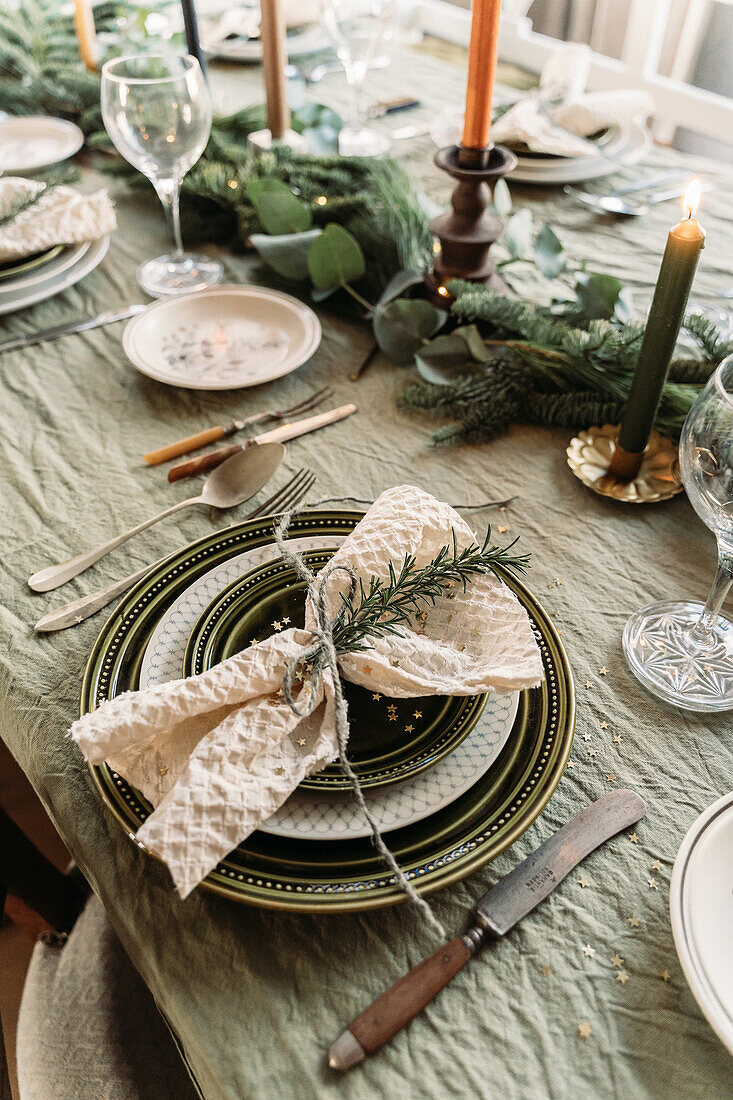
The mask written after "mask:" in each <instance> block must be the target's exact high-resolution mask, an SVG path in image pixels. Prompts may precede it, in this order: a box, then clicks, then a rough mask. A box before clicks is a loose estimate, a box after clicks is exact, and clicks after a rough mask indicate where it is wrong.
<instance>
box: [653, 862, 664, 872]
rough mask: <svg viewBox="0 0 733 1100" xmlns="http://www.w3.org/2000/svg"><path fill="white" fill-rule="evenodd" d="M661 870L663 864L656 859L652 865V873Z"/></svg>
mask: <svg viewBox="0 0 733 1100" xmlns="http://www.w3.org/2000/svg"><path fill="white" fill-rule="evenodd" d="M661 870H662V865H661V863H660V862H659V860H658V859H655V860H654V863H652V871H661Z"/></svg>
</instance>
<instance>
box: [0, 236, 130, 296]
mask: <svg viewBox="0 0 733 1100" xmlns="http://www.w3.org/2000/svg"><path fill="white" fill-rule="evenodd" d="M108 248H109V237H100V239H99V240H97V241H91V242H86V243H84V244H75V245H69V246H68V247H65V246H63V245H56V246H55V247H54V248H49V249H48V250H47V251H46V252H41V253H39V254H38V255H36V256H25V257H23V259H22V260H13V261H11V262H9V263H5V264H2V265H0V314H4V313H13V312H14V311H15V310H16V309H23V307H24V306H30V305H33V304H34V303H35V302H42V301H43V300H44V299H46V298H52V297H53V296H54V295H55V294H59V293H60V292H61V291H62V290H67V289H68V288H69V287H70V286H74V284H75V283H78V282H79V280H80V279H83V278H84V276H85V275H88V274H89V272H90V271H93V270H94V268H95V267H97V266H98V265H99V264H100V263H101V262H102V260H103V259H104V257H105V256H106V254H107V249H108Z"/></svg>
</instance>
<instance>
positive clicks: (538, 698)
mask: <svg viewBox="0 0 733 1100" xmlns="http://www.w3.org/2000/svg"><path fill="white" fill-rule="evenodd" d="M362 515H363V513H362V512H353V511H321V510H318V511H317V510H313V511H308V512H304V513H300V514H298V515H296V516H295V517H294V518H293V521H292V523H291V526H290V537H292V538H296V537H299V536H313V535H315V536H323V535H333V536H334V541H339V540H340V539H342V538H344V537H345V536H346V535H348V534H349V532H350V531H352V530H353V528H354V527H355V526H356V524H357V523H358V522H359V520H360V519H361V518H362ZM273 523H274V520H273V518H272V517H265V518H263V519H258V520H251V521H249V522H247V523H243V524H238V525H235V526H233V527H230V528H227V529H225V530H224V531H220V532H217V533H215V534H213V535H208V536H206V537H205V538H202V539H200V540H198V541H197V542H195V543H193V544H192V545H190V546H188V547H186V548H185V549H183V550H181V551H179V552H177V553H176V554H173V555H171V556H170V557H169V558H168V559H167V560H166V561H165V562H164V563H162V564H161V565H159V566H158V567H156V568H155V569H153V570H151V571H150V573H149V574H148V575H147V576H146V577H145V578H144V580H142V581H141V582H140V583H139V584H138V585H137V586H136V587H135V588H134V589H133V590H132V591H131V592H130V593H129V594H128V595H127V597H126V598H125V599H124V600H123V601H122V603H121V604H120V605H119V607H118V608H117V610H116V611H115V613H114V614H113V615H112V617H111V618H110V619H109V621H108V622H107V623H106V625H105V626H104V628H103V629H102V632H101V633H100V635H99V637H98V639H97V641H96V643H95V645H94V648H93V650H92V653H91V656H90V658H89V662H88V665H87V669H86V673H85V676H84V681H83V685H82V698H81V709H82V713H86V712H87V711H89V710H91V709H93V708H94V707H96V706H99V704H100V703H101V702H102V701H104V700H105V699H110V698H114V697H115V696H116V695H119V694H121V693H122V692H123V691H127V690H134V689H135V688H136V687H137V685H138V682H139V676H140V668H141V664H142V661H143V657H144V654H145V650H146V646H147V644H148V641H149V639H150V638H151V636H152V634H153V632H154V631H155V627H156V623H157V622H158V621H159V620H160V618H161V616H162V615H163V614H164V613H165V612H166V609H168V608H169V607H171V605H172V604H173V603H174V602H175V601H176V600H177V598H178V597H179V596H180V595H181V593H182V592H184V591H185V590H186V589H187V588H188V587H189V586H190V585H191V584H192V583H193V582H195V581H196V580H197V579H198V578H200V577H202V576H203V575H204V574H206V573H207V572H209V571H210V570H211V569H212V567H215V566H217V565H219V564H221V563H222V562H225V561H227V560H229V559H230V558H233V557H236V556H237V555H239V554H241V553H242V552H243V551H244V550H248V549H250V548H256V547H262V546H266V545H268V544H272V542H273V535H272V531H273ZM274 552H275V551H274V549H273V553H274ZM501 576H502V579H503V580H504V581H505V583H506V584H507V585H508V586H509V587H510V589H511V590H512V591H513V592H515V593H516V595H517V597H518V598H519V600H520V601H521V602H522V604H523V605H524V607H525V608H526V609H527V612H528V614H529V616H530V620H531V622H532V626H533V629H534V631H535V635H536V637H537V640H538V644H539V646H540V650H541V654H542V661H543V665H544V670H545V680H544V682H543V683H542V684H541V685H540V686H539V687H538V688H533V689H530V690H528V691H523V692H521V693H520V697H519V707H518V710H517V715H516V718H515V721H514V725H513V727H512V730H511V733H510V735H509V737H508V739H507V741H506V743H505V745H504V747H503V749H502V750H501V752H500V754H499V756H498V758H497V759H496V761H495V762H494V764H493V765H492V766H491V768H489V770H488V771H487V772H486V774H485V775H484V776H483V777H482V778H481V779H480V780H479V781H478V782H477V783H476V784H475V786H473V787H472V788H471V789H470V790H468V791H467V792H466V793H464V794H462V795H461V796H460V797H459V798H458V799H457V800H456V801H455V802H452V803H451V804H450V805H448V806H446V807H445V808H444V809H442V810H440V811H439V812H437V813H435V814H433V815H431V816H430V817H428V818H426V819H424V820H421V821H419V822H417V823H415V824H413V825H410V826H408V827H405V828H401V829H397V830H395V831H393V832H391V833H390V834H389V844H390V847H391V849H392V851H393V852H394V854H395V856H396V857H397V859H398V860H399V861H400V864H401V865H402V867H403V868H404V870H405V872H406V874H407V875H408V876H409V878H410V879H411V880H412V881H413V882H414V883H415V886H416V888H417V889H418V890H419V891H420V892H421V893H424V894H429V893H432V892H433V891H435V890H438V889H440V888H442V887H444V886H447V885H449V884H450V883H452V882H455V881H457V880H459V879H461V878H464V877H465V876H466V875H468V874H470V873H471V872H472V871H474V870H476V869H477V868H478V867H481V866H483V865H484V864H485V863H487V862H488V861H489V860H491V859H493V858H494V857H495V856H497V855H498V854H499V853H500V852H502V851H504V849H506V848H508V847H509V846H510V845H511V844H513V843H514V841H515V840H516V839H517V837H519V836H521V835H522V833H523V832H524V831H525V830H526V829H527V828H528V827H529V825H530V824H531V823H532V822H533V821H534V820H535V818H536V817H537V816H538V815H539V814H540V813H541V811H542V809H543V807H544V806H545V805H546V804H547V802H548V800H549V799H550V797H551V796H552V793H553V791H554V790H555V787H556V786H557V784H558V782H559V781H560V778H561V776H562V773H563V771H564V768H565V765H566V763H567V759H568V756H569V754H570V748H571V744H572V737H573V725H574V716H575V701H574V690H573V680H572V674H571V671H570V667H569V665H568V661H567V657H566V654H565V651H564V648H563V645H562V642H561V641H560V639H559V637H558V635H557V632H556V630H555V629H554V627H553V625H552V623H551V621H550V619H549V617H548V616H547V614H546V613H545V611H544V610H543V608H542V607H541V605H540V603H539V602H538V601H537V600H536V599H535V597H534V596H533V595H532V593H531V592H530V591H529V590H528V589H527V588H526V587H525V585H524V584H522V583H521V582H520V581H518V580H516V578H514V577H512V576H510V575H509V574H505V573H502V574H501ZM91 772H92V775H93V777H94V780H95V783H96V784H97V787H98V788H99V791H100V793H101V795H102V797H103V799H104V801H105V802H106V803H107V805H108V806H109V807H110V809H111V810H112V812H113V813H114V815H115V817H116V818H117V820H118V821H119V822H120V824H121V825H122V827H123V828H124V829H125V831H126V832H127V834H128V835H129V836H130V838H131V839H133V840H134V839H135V833H136V831H137V829H138V828H139V826H140V825H141V823H142V822H143V821H144V820H145V819H146V817H147V816H148V814H149V813H150V812H151V807H150V805H149V804H148V803H147V802H146V801H145V800H144V799H143V798H142V797H141V795H140V794H139V792H137V791H136V790H135V789H134V788H133V787H131V786H130V785H129V784H127V783H126V781H125V779H124V777H122V776H120V775H117V774H116V773H114V772H113V771H112V769H110V768H109V767H108V766H107V765H104V764H103V765H101V766H92V767H91ZM201 886H202V888H203V889H209V890H212V891H215V892H216V893H219V894H222V895H224V896H226V897H228V898H231V899H233V900H236V901H243V902H249V903H251V904H255V905H260V906H265V907H269V908H275V909H283V910H292V911H301V912H302V911H308V912H319V913H328V912H345V911H356V910H365V909H372V908H378V907H382V906H385V905H393V904H396V903H397V902H400V901H403V900H404V895H403V893H402V891H401V890H400V889H399V887H398V886H397V885H396V883H395V882H394V880H393V877H392V875H391V874H390V873H389V872H388V871H386V870H385V868H384V865H383V863H382V861H381V859H380V858H379V857H378V856H377V855H376V854H375V851H374V848H373V846H372V844H371V841H370V840H369V839H363V838H360V839H353V840H351V839H350V840H343V841H338V842H336V841H330V842H324V841H312V840H311V841H305V840H293V839H291V838H283V837H281V836H277V835H273V834H269V833H264V832H256V833H253V834H252V835H251V836H250V837H248V838H247V840H246V841H245V842H244V843H243V844H241V845H239V847H238V848H236V849H235V850H234V851H233V852H231V853H230V855H229V856H227V858H226V859H224V860H222V861H221V863H219V864H218V865H217V867H216V868H215V869H214V870H213V871H211V872H210V874H209V875H208V876H207V878H206V879H205V880H204V882H203V883H202V884H201Z"/></svg>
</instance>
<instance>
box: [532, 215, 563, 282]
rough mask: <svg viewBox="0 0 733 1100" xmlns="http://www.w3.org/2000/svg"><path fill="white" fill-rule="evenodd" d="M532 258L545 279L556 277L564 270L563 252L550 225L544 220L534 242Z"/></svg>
mask: <svg viewBox="0 0 733 1100" xmlns="http://www.w3.org/2000/svg"><path fill="white" fill-rule="evenodd" d="M534 259H535V263H536V264H537V267H538V268H539V269H540V271H541V272H542V274H543V275H544V276H545V278H546V279H556V278H557V276H558V275H559V274H560V272H562V271H564V270H565V253H564V251H563V247H562V244H561V242H560V240H559V238H558V236H557V234H556V233H555V232H554V230H553V229H552V227H551V226H549V225H548V224H547V222H545V224H544V225H543V226H542V228H541V229H540V231H539V233H538V234H537V238H536V240H535V242H534Z"/></svg>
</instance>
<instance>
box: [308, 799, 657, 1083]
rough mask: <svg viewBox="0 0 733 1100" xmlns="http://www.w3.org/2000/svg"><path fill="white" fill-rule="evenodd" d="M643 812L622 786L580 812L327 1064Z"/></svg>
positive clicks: (426, 996) (367, 1047)
mask: <svg viewBox="0 0 733 1100" xmlns="http://www.w3.org/2000/svg"><path fill="white" fill-rule="evenodd" d="M645 813H646V807H645V805H644V802H643V800H642V799H641V798H640V797H639V795H638V794H635V792H634V791H627V790H618V791H609V792H608V794H604V795H603V796H602V797H601V798H599V799H598V801H597V802H592V803H591V804H590V806H586V807H585V809H583V810H581V811H580V813H579V814H577V815H576V816H575V817H574V818H572V820H571V821H569V822H568V823H567V825H564V826H563V827H562V829H558V831H557V832H556V833H553V835H552V836H551V837H550V839H549V840H546V841H545V843H544V844H541V845H540V847H539V848H538V849H537V850H536V851H534V852H532V854H531V855H529V856H527V858H526V859H525V860H523V861H522V862H521V863H520V864H519V865H518V866H517V867H515V868H514V870H513V871H510V872H509V874H508V875H505V876H504V878H502V879H500V880H499V882H497V883H496V885H495V886H492V887H491V889H490V890H489V891H488V892H487V893H486V894H484V896H483V897H482V898H481V900H480V902H479V903H478V905H477V906H476V925H475V926H474V927H473V928H472V929H471V930H470V931H469V932H467V933H466V935H465V936H459V937H458V939H455V940H452V941H451V942H450V943H448V944H446V945H445V946H444V947H441V948H439V949H438V950H437V951H436V952H435V954H434V955H431V956H430V958H428V959H424V960H423V962H421V963H419V964H418V965H417V966H416V967H414V968H413V969H412V970H411V971H410V972H409V974H405V976H404V978H400V980H399V981H398V982H396V983H395V985H393V986H392V987H391V988H390V989H388V990H386V992H384V993H382V994H381V995H380V996H379V997H377V999H376V1001H374V1003H373V1004H371V1005H370V1006H369V1008H366V1009H364V1011H363V1012H362V1013H361V1014H360V1015H359V1016H357V1017H356V1019H355V1020H352V1022H351V1023H350V1024H349V1026H348V1027H347V1029H346V1030H345V1031H342V1032H341V1034H340V1035H339V1037H338V1039H337V1040H336V1042H335V1043H333V1044H332V1046H331V1049H330V1050H329V1052H328V1064H329V1065H330V1066H331V1068H332V1069H341V1070H346V1069H350V1068H351V1067H352V1066H355V1065H356V1064H357V1062H361V1061H362V1060H363V1059H364V1058H366V1056H367V1054H374V1052H375V1051H376V1050H378V1049H379V1048H380V1047H381V1046H382V1044H383V1043H386V1042H388V1040H389V1039H391V1038H392V1037H393V1036H394V1035H396V1034H397V1032H398V1031H400V1030H401V1029H402V1028H403V1027H405V1025H406V1024H409V1022H410V1020H412V1019H413V1017H415V1016H417V1014H418V1013H419V1012H421V1011H422V1009H423V1008H425V1007H426V1006H427V1005H428V1004H430V1002H431V1001H432V1000H433V998H434V997H435V996H437V994H438V993H439V992H440V991H441V989H443V988H444V987H445V986H446V985H447V984H448V982H449V981H450V980H451V978H453V977H455V975H456V974H457V973H458V971H459V970H461V968H462V967H464V966H465V965H466V963H467V962H468V960H469V959H470V958H471V956H472V955H473V954H474V953H475V952H476V950H477V949H478V948H479V947H480V946H481V944H482V943H483V942H484V940H485V939H486V938H487V937H490V938H492V939H501V937H502V936H505V935H506V933H507V932H508V931H509V930H510V929H511V928H513V927H514V925H515V924H516V923H517V922H518V921H520V920H521V919H522V917H524V916H526V915H527V913H531V911H532V910H533V909H534V908H535V906H536V905H539V903H540V902H541V901H544V899H545V898H546V897H548V895H549V894H551V893H552V891H553V890H554V889H555V887H556V886H557V885H558V884H559V883H560V882H562V880H563V879H564V878H565V876H566V875H567V874H569V873H570V871H572V870H573V868H574V867H577V865H578V864H579V863H580V861H581V860H583V859H585V857H586V856H587V855H589V854H590V852H592V851H594V850H595V849H596V848H598V847H599V845H601V844H603V843H604V841H606V840H609V839H610V838H611V837H612V836H615V835H616V833H618V832H620V831H621V830H622V829H626V828H628V827H629V826H630V825H633V824H634V822H636V821H639V820H640V818H642V817H643V816H644V814H645Z"/></svg>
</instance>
